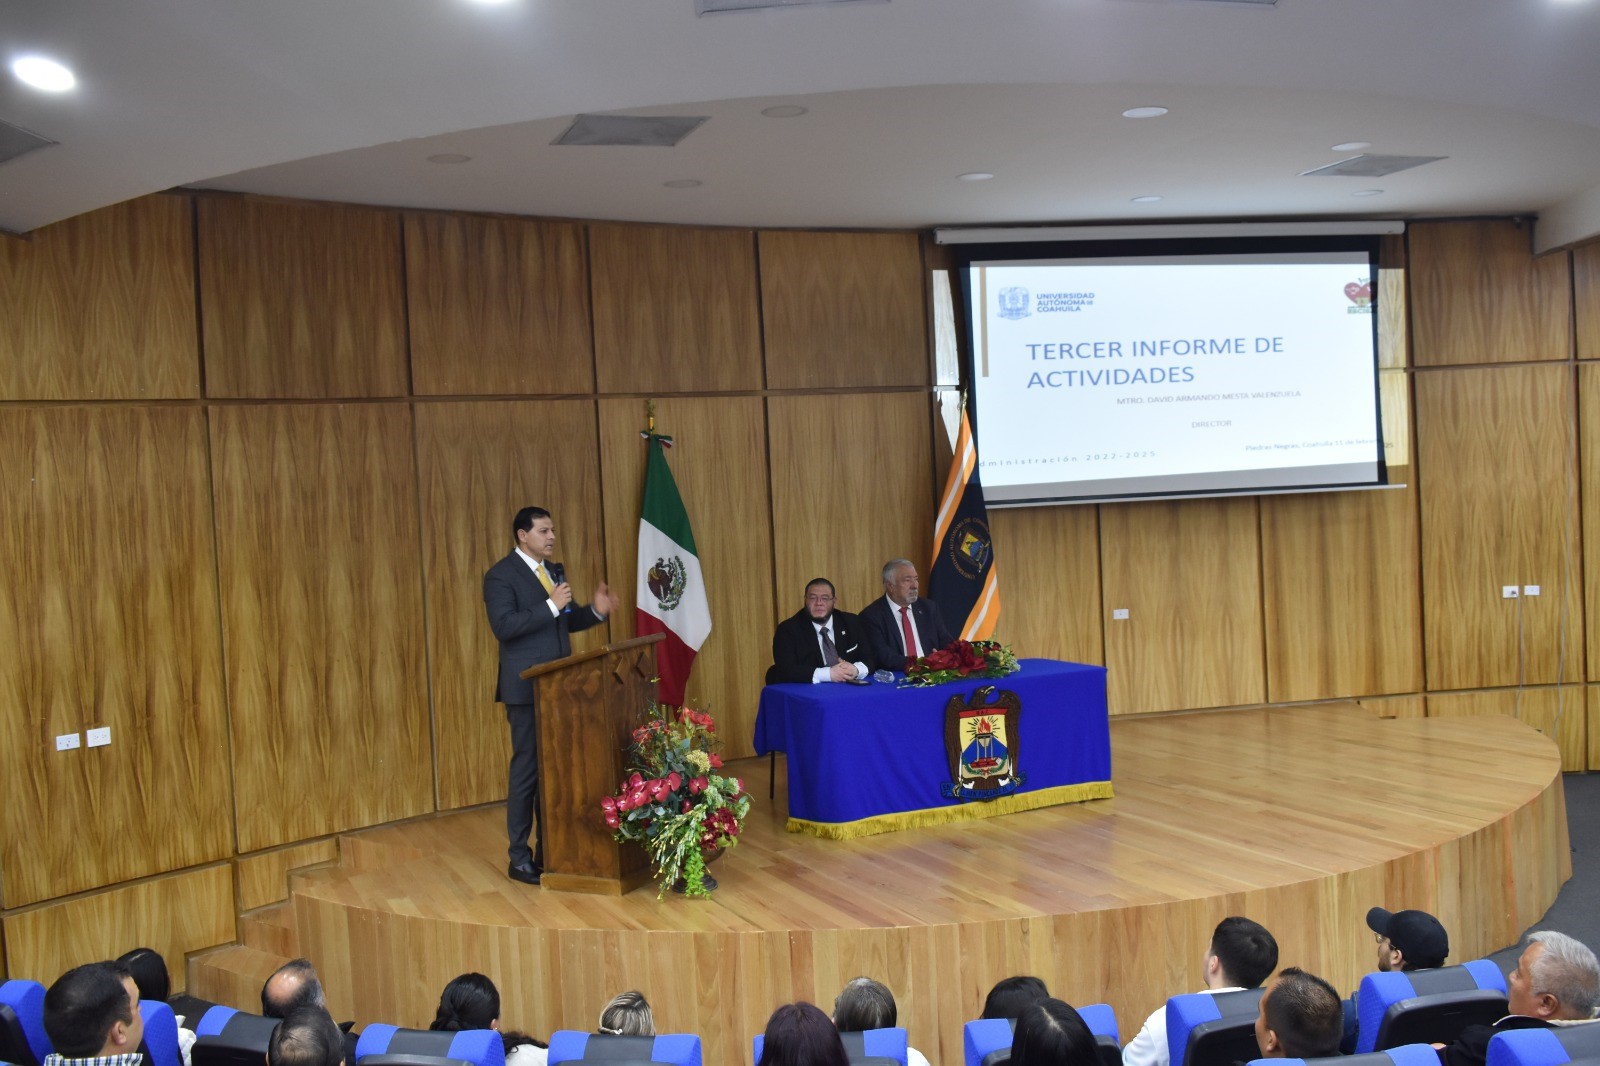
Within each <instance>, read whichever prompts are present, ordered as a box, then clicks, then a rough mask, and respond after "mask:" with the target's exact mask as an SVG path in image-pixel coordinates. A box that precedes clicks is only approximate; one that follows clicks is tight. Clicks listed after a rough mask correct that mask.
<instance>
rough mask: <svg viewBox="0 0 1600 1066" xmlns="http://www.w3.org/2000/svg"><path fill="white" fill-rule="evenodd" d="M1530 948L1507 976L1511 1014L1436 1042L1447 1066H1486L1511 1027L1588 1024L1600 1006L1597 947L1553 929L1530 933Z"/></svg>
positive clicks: (1547, 1027)
mask: <svg viewBox="0 0 1600 1066" xmlns="http://www.w3.org/2000/svg"><path fill="white" fill-rule="evenodd" d="M1526 943H1527V947H1525V948H1524V949H1523V951H1522V957H1521V958H1519V959H1518V960H1517V968H1516V969H1515V970H1512V971H1511V977H1510V979H1509V980H1508V981H1507V983H1506V986H1507V988H1508V990H1509V991H1508V994H1507V996H1506V1005H1507V1006H1508V1007H1509V1008H1510V1010H1511V1013H1510V1014H1508V1015H1506V1016H1505V1017H1504V1018H1501V1019H1500V1020H1499V1021H1497V1022H1495V1023H1494V1024H1493V1025H1471V1026H1468V1027H1467V1028H1466V1029H1463V1030H1462V1031H1461V1035H1460V1036H1459V1037H1457V1038H1456V1041H1455V1043H1453V1044H1449V1045H1445V1044H1435V1045H1433V1046H1434V1047H1435V1048H1437V1049H1438V1052H1439V1061H1440V1062H1441V1063H1443V1064H1444V1066H1483V1063H1484V1061H1485V1060H1486V1059H1487V1058H1488V1055H1489V1041H1490V1040H1492V1039H1494V1035H1495V1034H1496V1033H1503V1032H1506V1031H1507V1030H1510V1029H1554V1028H1556V1027H1557V1026H1561V1025H1584V1024H1587V1023H1590V1022H1592V1021H1593V1020H1594V1016H1595V1010H1596V1008H1597V1007H1600V960H1597V959H1596V958H1595V955H1594V952H1592V951H1590V950H1589V949H1588V948H1586V947H1584V946H1583V945H1582V944H1580V943H1578V942H1577V941H1576V940H1574V939H1572V938H1571V937H1570V936H1567V935H1566V934H1565V933H1557V932H1553V931H1551V930H1548V929H1542V930H1540V931H1539V932H1536V933H1529V934H1528V939H1527V941H1526Z"/></svg>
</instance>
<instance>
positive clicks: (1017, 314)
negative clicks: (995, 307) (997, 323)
mask: <svg viewBox="0 0 1600 1066" xmlns="http://www.w3.org/2000/svg"><path fill="white" fill-rule="evenodd" d="M995 299H996V300H998V301H999V303H1000V317H1001V318H1027V317H1028V315H1029V313H1030V312H1029V311H1028V290H1027V289H1024V288H1023V287H1022V286H1021V285H1012V286H1010V287H1008V288H1004V289H1001V290H1000V291H999V292H998V293H996V294H995Z"/></svg>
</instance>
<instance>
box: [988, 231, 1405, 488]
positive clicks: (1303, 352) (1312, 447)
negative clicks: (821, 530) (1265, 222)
mask: <svg viewBox="0 0 1600 1066" xmlns="http://www.w3.org/2000/svg"><path fill="white" fill-rule="evenodd" d="M968 282H969V291H970V300H971V307H970V311H971V318H970V320H969V321H970V322H971V324H972V332H973V337H972V342H973V366H972V375H971V382H972V391H971V402H972V405H973V411H974V415H975V419H976V425H977V430H976V432H977V442H978V455H979V463H980V473H981V475H982V478H983V487H984V495H985V497H986V499H987V500H988V501H989V502H990V503H993V504H1006V503H1035V502H1046V501H1050V500H1089V499H1115V498H1124V497H1127V496H1172V495H1189V494H1205V493H1238V492H1251V491H1261V492H1273V491H1285V490H1289V489H1294V488H1319V487H1321V488H1326V487H1331V486H1355V485H1375V484H1379V483H1381V481H1382V477H1383V474H1382V465H1381V456H1382V445H1381V443H1380V441H1379V436H1378V421H1379V420H1378V397H1377V358H1376V332H1375V330H1374V328H1373V310H1374V308H1373V300H1372V293H1373V282H1374V279H1373V277H1372V272H1371V260H1370V259H1369V257H1368V255H1367V253H1366V252H1360V251H1352V252H1345V251H1324V252H1317V253H1314V254H1309V255H1308V254H1300V253H1294V254H1279V253H1268V254H1259V255H1230V256H1181V257H1169V258H1163V259H1157V260H1152V259H1148V258H1137V259H1136V258H1116V259H1077V260H1074V259H1060V260H1051V261H1037V260H1035V261H1028V262H1015V261H1011V262H999V261H994V262H974V263H972V264H971V267H970V272H969V275H968Z"/></svg>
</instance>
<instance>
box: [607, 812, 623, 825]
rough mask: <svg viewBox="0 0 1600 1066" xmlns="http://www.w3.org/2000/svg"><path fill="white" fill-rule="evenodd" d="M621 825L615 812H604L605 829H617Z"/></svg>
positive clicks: (620, 820)
mask: <svg viewBox="0 0 1600 1066" xmlns="http://www.w3.org/2000/svg"><path fill="white" fill-rule="evenodd" d="M621 825H622V819H620V818H618V817H617V812H616V811H607V812H606V826H607V828H610V829H617V828H619V827H621Z"/></svg>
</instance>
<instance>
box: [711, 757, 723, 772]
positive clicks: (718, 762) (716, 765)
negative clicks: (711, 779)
mask: <svg viewBox="0 0 1600 1066" xmlns="http://www.w3.org/2000/svg"><path fill="white" fill-rule="evenodd" d="M707 758H709V759H710V760H711V768H712V769H713V770H720V769H722V756H720V755H715V754H713V755H709V756H707Z"/></svg>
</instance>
